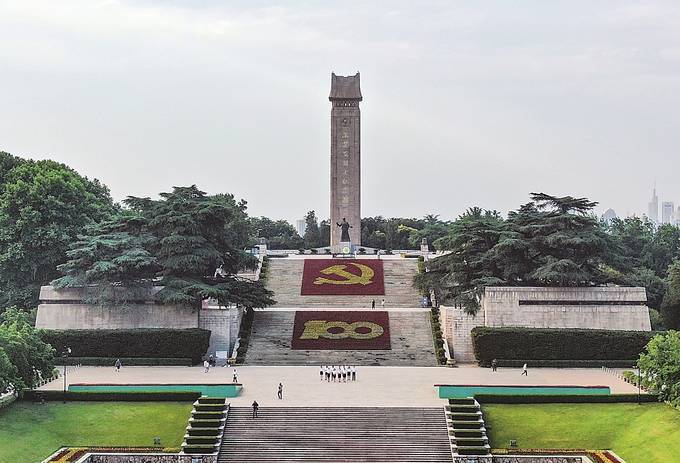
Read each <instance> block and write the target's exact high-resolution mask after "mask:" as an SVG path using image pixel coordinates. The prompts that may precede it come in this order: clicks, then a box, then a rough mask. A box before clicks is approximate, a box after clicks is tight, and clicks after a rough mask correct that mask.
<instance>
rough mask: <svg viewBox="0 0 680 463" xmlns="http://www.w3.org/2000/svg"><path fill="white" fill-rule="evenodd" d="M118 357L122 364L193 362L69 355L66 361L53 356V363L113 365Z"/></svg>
mask: <svg viewBox="0 0 680 463" xmlns="http://www.w3.org/2000/svg"><path fill="white" fill-rule="evenodd" d="M117 358H120V361H121V362H122V363H123V366H124V367H126V366H128V367H132V366H141V367H145V366H169V367H187V366H191V365H192V364H193V362H192V360H191V359H190V358H143V357H142V358H130V357H116V358H111V357H69V358H68V361H67V362H64V358H63V357H55V359H54V363H55V364H56V365H64V363H66V364H68V365H85V366H91V367H113V365H114V364H115V363H116V359H117Z"/></svg>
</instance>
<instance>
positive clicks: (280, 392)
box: [277, 383, 283, 400]
mask: <svg viewBox="0 0 680 463" xmlns="http://www.w3.org/2000/svg"><path fill="white" fill-rule="evenodd" d="M277 395H278V397H279V400H283V384H281V383H279V391H278V392H277Z"/></svg>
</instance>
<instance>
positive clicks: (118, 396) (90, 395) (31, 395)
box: [24, 390, 201, 402]
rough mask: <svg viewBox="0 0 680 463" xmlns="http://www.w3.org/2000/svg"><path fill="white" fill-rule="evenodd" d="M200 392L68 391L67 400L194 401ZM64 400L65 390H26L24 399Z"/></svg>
mask: <svg viewBox="0 0 680 463" xmlns="http://www.w3.org/2000/svg"><path fill="white" fill-rule="evenodd" d="M200 395H201V394H200V393H199V392H185V391H183V392H84V391H83V392H74V391H67V392H66V400H69V401H83V402H193V401H195V400H196V399H198V398H199V397H200ZM41 398H43V399H45V400H46V401H52V400H63V399H64V393H63V391H36V390H26V391H25V392H24V400H28V401H37V400H40V399H41Z"/></svg>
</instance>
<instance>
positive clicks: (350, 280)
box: [314, 262, 375, 286]
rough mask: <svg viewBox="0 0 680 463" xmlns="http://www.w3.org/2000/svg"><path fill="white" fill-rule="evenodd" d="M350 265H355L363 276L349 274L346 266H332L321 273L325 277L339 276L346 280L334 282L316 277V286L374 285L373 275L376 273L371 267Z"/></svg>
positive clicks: (356, 264)
mask: <svg viewBox="0 0 680 463" xmlns="http://www.w3.org/2000/svg"><path fill="white" fill-rule="evenodd" d="M349 264H350V265H354V266H355V267H356V268H358V269H359V271H361V275H355V274H354V273H351V272H348V271H347V270H346V269H347V266H346V265H331V266H330V267H327V268H325V269H323V270H321V273H323V274H324V275H337V276H339V277H342V278H344V280H332V279H330V278H324V277H316V279H315V280H314V284H315V285H324V284H329V285H364V286H365V285H369V284H371V283H373V280H372V278H373V275H375V272H374V271H373V269H372V268H371V267H369V266H368V265H364V264H358V263H356V262H350V263H349Z"/></svg>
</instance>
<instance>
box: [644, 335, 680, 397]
mask: <svg viewBox="0 0 680 463" xmlns="http://www.w3.org/2000/svg"><path fill="white" fill-rule="evenodd" d="M638 366H639V367H640V370H641V372H642V373H643V378H644V379H643V381H644V383H645V384H646V385H647V386H648V387H650V389H651V390H652V391H654V392H657V393H658V394H659V398H660V399H661V400H664V401H668V402H670V403H671V404H673V405H674V406H676V407H678V406H680V331H669V332H667V333H665V334H659V335H656V336H654V337H653V338H652V340H651V341H649V344H647V347H646V348H645V352H643V353H642V355H640V359H639V360H638Z"/></svg>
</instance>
